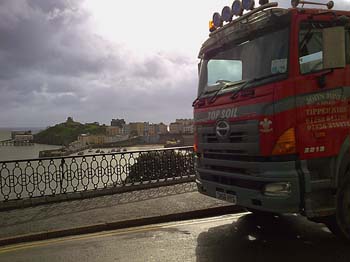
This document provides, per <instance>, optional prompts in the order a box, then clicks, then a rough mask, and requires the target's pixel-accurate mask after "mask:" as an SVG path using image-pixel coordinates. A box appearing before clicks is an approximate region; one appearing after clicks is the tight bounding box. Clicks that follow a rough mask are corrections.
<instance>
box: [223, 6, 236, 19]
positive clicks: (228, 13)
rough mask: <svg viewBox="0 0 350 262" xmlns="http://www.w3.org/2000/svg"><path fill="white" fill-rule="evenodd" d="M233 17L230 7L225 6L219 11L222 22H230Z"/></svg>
mask: <svg viewBox="0 0 350 262" xmlns="http://www.w3.org/2000/svg"><path fill="white" fill-rule="evenodd" d="M232 17H233V13H232V10H231V7H229V6H225V7H224V8H223V9H222V11H221V18H222V20H223V21H224V22H231V21H232Z"/></svg>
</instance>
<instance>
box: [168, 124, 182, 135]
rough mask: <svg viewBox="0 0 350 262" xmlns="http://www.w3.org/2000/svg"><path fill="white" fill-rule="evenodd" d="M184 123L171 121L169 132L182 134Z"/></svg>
mask: <svg viewBox="0 0 350 262" xmlns="http://www.w3.org/2000/svg"><path fill="white" fill-rule="evenodd" d="M182 128H183V125H182V124H181V123H176V122H174V123H170V125H169V133H170V134H181V133H182Z"/></svg>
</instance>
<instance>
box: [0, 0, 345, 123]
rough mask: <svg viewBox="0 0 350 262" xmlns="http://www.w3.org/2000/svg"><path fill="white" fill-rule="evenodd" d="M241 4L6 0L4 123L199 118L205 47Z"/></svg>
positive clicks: (1, 2)
mask: <svg viewBox="0 0 350 262" xmlns="http://www.w3.org/2000/svg"><path fill="white" fill-rule="evenodd" d="M231 2H232V1H228V0H177V1H170V0H149V1H121V0H0V127H25V126H28V127H34V126H48V125H52V124H55V123H58V122H63V121H65V119H66V118H67V116H72V117H73V118H74V119H75V120H77V121H80V122H91V121H98V122H100V123H106V124H107V123H109V122H110V120H111V119H112V118H125V119H126V120H127V121H150V122H160V121H164V122H166V123H169V122H170V121H172V120H173V119H175V118H184V117H186V118H188V117H192V107H191V102H192V101H193V100H194V98H195V94H196V88H197V63H198V60H197V54H198V49H199V48H200V45H201V43H202V42H203V41H204V40H205V38H206V37H207V36H208V21H209V19H210V18H211V16H212V13H213V12H214V11H220V10H221V9H222V7H223V6H225V5H230V4H231ZM279 2H280V3H281V4H282V6H283V5H284V6H289V3H290V1H289V0H280V1H279ZM335 2H336V8H339V9H340V8H347V9H348V10H350V0H343V1H339V0H338V1H337V0H336V1H335Z"/></svg>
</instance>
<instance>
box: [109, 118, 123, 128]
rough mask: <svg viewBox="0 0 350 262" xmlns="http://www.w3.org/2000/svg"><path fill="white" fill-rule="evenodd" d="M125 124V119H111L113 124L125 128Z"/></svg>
mask: <svg viewBox="0 0 350 262" xmlns="http://www.w3.org/2000/svg"><path fill="white" fill-rule="evenodd" d="M125 124H126V123H125V120H124V119H112V121H111V126H117V127H119V128H123V126H124V125H125Z"/></svg>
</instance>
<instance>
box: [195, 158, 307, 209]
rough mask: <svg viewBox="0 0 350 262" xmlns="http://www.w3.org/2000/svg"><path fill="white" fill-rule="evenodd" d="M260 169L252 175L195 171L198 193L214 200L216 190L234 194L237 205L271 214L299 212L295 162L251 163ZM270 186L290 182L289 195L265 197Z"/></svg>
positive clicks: (206, 170)
mask: <svg viewBox="0 0 350 262" xmlns="http://www.w3.org/2000/svg"><path fill="white" fill-rule="evenodd" d="M249 165H253V166H255V167H256V170H259V172H258V173H255V174H250V175H247V174H239V173H232V172H230V173H229V172H223V171H216V170H210V169H204V168H197V179H196V182H197V187H198V190H199V192H200V193H202V194H205V195H208V196H211V197H216V195H217V191H219V192H225V193H229V194H234V195H236V201H237V202H236V204H237V205H238V206H242V207H245V208H251V209H256V210H261V211H266V212H274V213H300V212H301V194H300V183H299V174H298V171H297V168H296V161H287V162H254V163H252V162H250V163H249ZM269 183H289V184H290V186H291V192H290V194H288V195H281V196H267V195H265V194H264V192H263V191H264V187H265V185H267V184H269Z"/></svg>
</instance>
